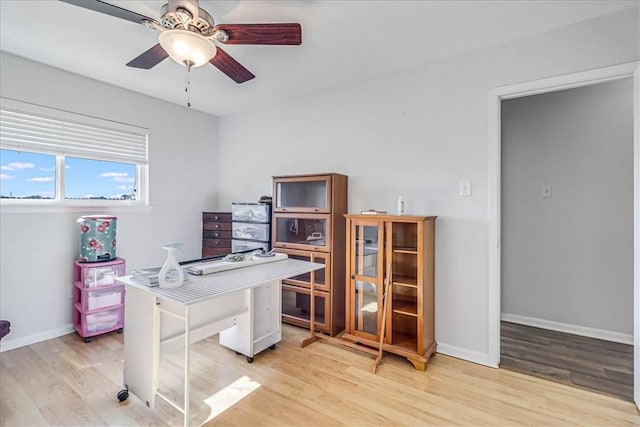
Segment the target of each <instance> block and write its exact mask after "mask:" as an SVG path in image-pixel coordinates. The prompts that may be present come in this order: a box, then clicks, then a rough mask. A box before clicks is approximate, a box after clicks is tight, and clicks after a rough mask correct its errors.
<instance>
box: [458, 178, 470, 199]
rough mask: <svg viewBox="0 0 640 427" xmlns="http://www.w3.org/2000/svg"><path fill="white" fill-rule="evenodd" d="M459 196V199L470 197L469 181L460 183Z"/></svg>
mask: <svg viewBox="0 0 640 427" xmlns="http://www.w3.org/2000/svg"><path fill="white" fill-rule="evenodd" d="M460 196H461V197H470V196H471V181H460Z"/></svg>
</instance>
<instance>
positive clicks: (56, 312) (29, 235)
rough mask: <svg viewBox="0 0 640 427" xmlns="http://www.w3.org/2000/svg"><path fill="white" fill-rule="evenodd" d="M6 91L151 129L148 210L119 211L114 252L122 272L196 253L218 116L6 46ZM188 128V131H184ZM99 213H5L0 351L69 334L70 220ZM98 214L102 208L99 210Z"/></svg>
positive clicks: (212, 195)
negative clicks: (176, 247) (5, 327)
mask: <svg viewBox="0 0 640 427" xmlns="http://www.w3.org/2000/svg"><path fill="white" fill-rule="evenodd" d="M0 55H1V56H0V64H1V73H0V76H1V77H0V93H1V95H2V96H3V97H6V98H14V99H18V100H22V101H25V102H30V103H36V104H41V105H45V106H48V107H53V108H59V109H63V110H67V111H72V112H75V113H80V114H86V115H90V116H95V117H100V118H104V119H108V120H115V121H119V122H124V123H130V124H133V125H137V126H142V127H145V128H148V129H149V130H150V136H149V160H150V167H149V176H150V202H151V204H152V205H153V208H152V209H150V210H142V211H141V210H137V211H133V212H132V211H127V210H124V209H121V210H117V211H111V212H113V213H114V214H115V215H117V217H118V230H117V233H118V252H117V255H118V256H120V257H123V258H125V259H126V261H127V264H128V269H129V270H131V269H133V268H141V267H150V266H156V265H161V263H162V261H163V260H164V257H165V251H164V250H162V249H161V247H160V246H161V245H162V244H163V243H166V242H170V241H182V242H184V255H183V257H184V258H182V259H193V258H199V257H200V251H201V239H202V231H201V230H202V229H201V219H202V212H203V211H206V210H211V209H215V208H216V206H217V193H216V188H217V183H216V179H215V176H216V175H217V173H216V165H217V161H218V156H217V132H218V119H217V118H216V117H214V116H210V115H207V114H203V113H199V112H196V111H192V110H190V109H188V108H186V107H181V106H177V105H173V104H169V103H167V102H164V101H160V100H157V99H154V98H150V97H147V96H143V95H140V94H136V93H133V92H130V91H126V90H123V89H120V88H117V87H114V86H110V85H107V84H104V83H101V82H98V81H95V80H91V79H88V78H84V77H80V76H78V75H75V74H71V73H68V72H65V71H62V70H59V69H55V68H51V67H48V66H45V65H42V64H39V63H35V62H31V61H28V60H25V59H22V58H18V57H16V56H13V55H9V54H6V53H4V52H2V53H1V54H0ZM185 130H188V132H185ZM91 212H96V211H95V210H93V211H92V210H83V211H67V212H45V213H38V212H20V213H9V212H7V211H2V212H1V215H0V230H1V232H0V270H1V271H0V300H1V301H0V318H2V319H8V320H10V321H11V333H10V334H9V335H7V336H6V337H5V338H4V339H3V340H2V343H1V344H2V349H3V350H6V349H9V348H13V347H17V346H20V345H26V344H29V343H32V342H37V341H40V340H43V339H47V338H51V337H54V336H58V335H60V334H63V333H66V332H68V331H70V330H71V329H72V328H71V319H72V318H71V315H72V304H71V301H72V300H71V295H72V265H73V260H74V258H75V257H76V256H77V253H78V239H79V233H78V230H77V226H76V219H77V218H78V217H79V216H81V215H84V214H86V213H91ZM98 212H105V210H104V209H101V210H98Z"/></svg>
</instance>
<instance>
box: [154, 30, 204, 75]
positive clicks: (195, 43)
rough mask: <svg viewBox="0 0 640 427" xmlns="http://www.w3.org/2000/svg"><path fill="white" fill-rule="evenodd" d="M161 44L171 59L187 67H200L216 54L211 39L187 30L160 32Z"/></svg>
mask: <svg viewBox="0 0 640 427" xmlns="http://www.w3.org/2000/svg"><path fill="white" fill-rule="evenodd" d="M160 46H162V48H163V49H164V50H165V51H166V52H167V53H168V54H169V56H170V57H171V59H173V60H174V61H176V62H177V63H179V64H182V65H186V66H187V67H189V68H191V67H200V66H201V65H204V64H206V63H207V62H209V60H210V59H211V58H213V57H214V56H215V55H216V47H215V46H214V44H213V43H211V41H209V39H207V38H205V37H203V36H201V35H200V34H198V33H194V32H193V31H187V30H167V31H164V32H162V33H160Z"/></svg>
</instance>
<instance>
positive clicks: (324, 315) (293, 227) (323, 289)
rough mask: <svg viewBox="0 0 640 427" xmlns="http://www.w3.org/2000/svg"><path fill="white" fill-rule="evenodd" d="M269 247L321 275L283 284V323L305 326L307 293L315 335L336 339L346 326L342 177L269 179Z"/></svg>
mask: <svg viewBox="0 0 640 427" xmlns="http://www.w3.org/2000/svg"><path fill="white" fill-rule="evenodd" d="M273 194H274V199H273V222H272V236H273V238H272V246H273V250H274V251H275V252H280V253H286V254H287V255H288V256H289V257H290V258H295V259H302V260H305V261H311V262H317V263H322V264H324V265H325V269H324V270H318V271H314V272H311V273H308V274H304V275H300V276H296V277H292V278H289V279H286V280H283V281H282V283H283V286H282V320H283V321H284V322H286V323H291V324H294V325H298V326H302V327H310V326H311V322H310V318H311V315H310V301H311V299H310V293H311V292H310V291H311V287H313V290H314V294H315V298H314V300H315V322H314V328H315V329H316V330H319V331H322V332H324V333H328V334H329V335H331V336H335V335H337V334H339V333H340V332H342V331H343V330H344V321H345V284H344V277H345V234H346V233H345V217H344V214H345V213H346V212H347V177H346V176H345V175H340V174H336V173H327V174H317V175H295V176H275V177H273Z"/></svg>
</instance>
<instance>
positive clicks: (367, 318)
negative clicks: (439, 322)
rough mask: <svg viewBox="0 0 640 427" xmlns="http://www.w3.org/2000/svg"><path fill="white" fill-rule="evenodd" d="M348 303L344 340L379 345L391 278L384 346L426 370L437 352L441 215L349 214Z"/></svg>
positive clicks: (385, 349) (420, 368) (417, 367)
mask: <svg viewBox="0 0 640 427" xmlns="http://www.w3.org/2000/svg"><path fill="white" fill-rule="evenodd" d="M345 217H346V218H347V277H346V281H347V303H346V316H347V320H346V332H345V334H344V335H343V338H345V339H347V340H349V341H353V342H357V343H360V344H364V345H367V346H371V347H374V348H378V346H379V342H380V333H381V331H382V328H383V325H382V319H383V315H382V314H383V313H382V307H384V289H385V286H384V280H385V277H389V278H390V286H389V291H390V295H389V301H388V304H387V313H386V316H384V317H385V325H384V328H385V330H384V342H383V349H384V351H388V352H391V353H394V354H398V355H400V356H403V357H406V358H407V359H408V360H409V361H410V362H411V363H412V364H413V366H414V367H415V368H416V369H419V370H423V371H424V370H425V369H426V367H427V361H428V360H429V357H430V356H431V355H432V354H433V353H435V351H436V342H435V339H434V338H435V337H434V250H435V220H436V217H421V216H392V215H375V216H374V215H345Z"/></svg>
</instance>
